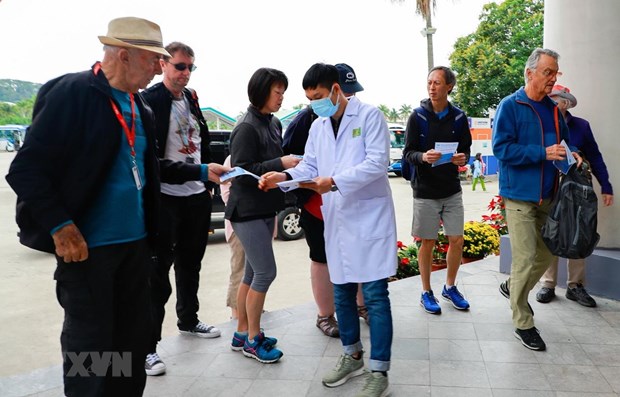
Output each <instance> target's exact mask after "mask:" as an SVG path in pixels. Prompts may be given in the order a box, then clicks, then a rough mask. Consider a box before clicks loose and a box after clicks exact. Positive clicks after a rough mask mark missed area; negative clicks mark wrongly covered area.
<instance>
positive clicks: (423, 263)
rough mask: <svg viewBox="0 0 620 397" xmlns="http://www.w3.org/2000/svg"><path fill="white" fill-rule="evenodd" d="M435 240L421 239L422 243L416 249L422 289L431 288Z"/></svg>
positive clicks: (427, 289) (428, 289)
mask: <svg viewBox="0 0 620 397" xmlns="http://www.w3.org/2000/svg"><path fill="white" fill-rule="evenodd" d="M434 248H435V240H427V239H422V245H421V246H420V249H419V250H418V268H419V269H420V278H421V279H422V290H423V291H430V290H431V265H432V263H433V249H434Z"/></svg>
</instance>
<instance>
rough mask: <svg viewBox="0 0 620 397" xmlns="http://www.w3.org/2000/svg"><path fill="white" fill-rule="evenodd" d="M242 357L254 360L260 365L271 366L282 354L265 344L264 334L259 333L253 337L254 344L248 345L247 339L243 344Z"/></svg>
mask: <svg viewBox="0 0 620 397" xmlns="http://www.w3.org/2000/svg"><path fill="white" fill-rule="evenodd" d="M243 355H244V356H246V357H250V358H254V359H256V360H258V361H259V362H261V363H264V364H271V363H275V362H276V361H278V360H279V359H280V358H282V356H283V355H284V353H282V352H281V351H280V350H278V349H276V348H275V347H273V345H270V344H269V343H266V342H265V334H263V333H262V332H260V333H259V334H258V335H256V336H255V337H254V343H250V340H249V339H246V340H245V343H244V344H243Z"/></svg>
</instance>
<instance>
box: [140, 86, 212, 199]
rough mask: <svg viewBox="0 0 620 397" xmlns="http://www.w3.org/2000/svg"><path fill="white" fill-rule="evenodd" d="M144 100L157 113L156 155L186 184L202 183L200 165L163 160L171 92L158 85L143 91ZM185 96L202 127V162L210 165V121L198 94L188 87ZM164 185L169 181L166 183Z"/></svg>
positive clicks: (168, 124) (168, 125)
mask: <svg viewBox="0 0 620 397" xmlns="http://www.w3.org/2000/svg"><path fill="white" fill-rule="evenodd" d="M142 95H143V96H144V99H145V100H146V102H147V103H148V104H149V106H150V107H151V109H153V113H155V129H156V133H157V156H158V157H159V159H160V161H161V162H162V164H165V166H166V167H168V168H169V170H170V172H174V173H175V174H176V176H177V177H178V178H180V179H182V180H183V182H185V181H198V180H200V168H201V167H200V164H190V163H186V162H184V161H171V160H164V156H165V154H166V142H168V130H169V127H170V109H171V108H172V101H173V97H172V93H171V92H170V91H169V90H168V89H167V88H166V86H165V85H164V84H163V83H157V84H155V85H153V86H152V87H149V88H148V89H146V90H144V91H143V92H142ZM183 95H185V97H186V98H187V100H188V102H189V106H190V111H191V112H192V114H193V115H194V117H196V120H198V125H199V126H200V139H201V142H200V162H201V163H202V164H208V163H211V162H212V161H213V160H212V157H211V150H210V148H209V143H210V142H211V138H210V135H209V128H208V127H207V121H206V120H205V118H204V116H203V115H202V111H201V110H200V105H199V104H198V95H196V91H194V90H190V89H188V88H185V89H183ZM164 182H168V181H165V180H164ZM205 186H206V188H207V189H208V190H210V189H212V188H213V186H214V184H213V183H212V182H208V183H205Z"/></svg>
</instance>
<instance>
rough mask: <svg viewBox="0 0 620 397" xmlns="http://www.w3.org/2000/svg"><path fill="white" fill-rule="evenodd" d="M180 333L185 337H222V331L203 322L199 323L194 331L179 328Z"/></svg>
mask: <svg viewBox="0 0 620 397" xmlns="http://www.w3.org/2000/svg"><path fill="white" fill-rule="evenodd" d="M179 332H180V333H182V334H184V335H194V336H197V337H199V338H217V337H218V336H220V335H222V331H220V330H219V329H217V328H215V327H214V326H212V325H207V324H205V323H203V322H202V321H198V324H196V326H195V327H194V328H192V329H181V328H179Z"/></svg>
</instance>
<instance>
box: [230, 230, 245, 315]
mask: <svg viewBox="0 0 620 397" xmlns="http://www.w3.org/2000/svg"><path fill="white" fill-rule="evenodd" d="M228 246H229V247H230V278H229V280H228V293H227V296H226V306H228V307H230V308H232V309H236V308H237V290H239V284H240V283H241V278H243V273H244V272H245V251H244V250H243V245H241V241H239V239H238V238H237V235H236V234H235V233H233V234H231V235H230V238H229V239H228Z"/></svg>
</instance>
